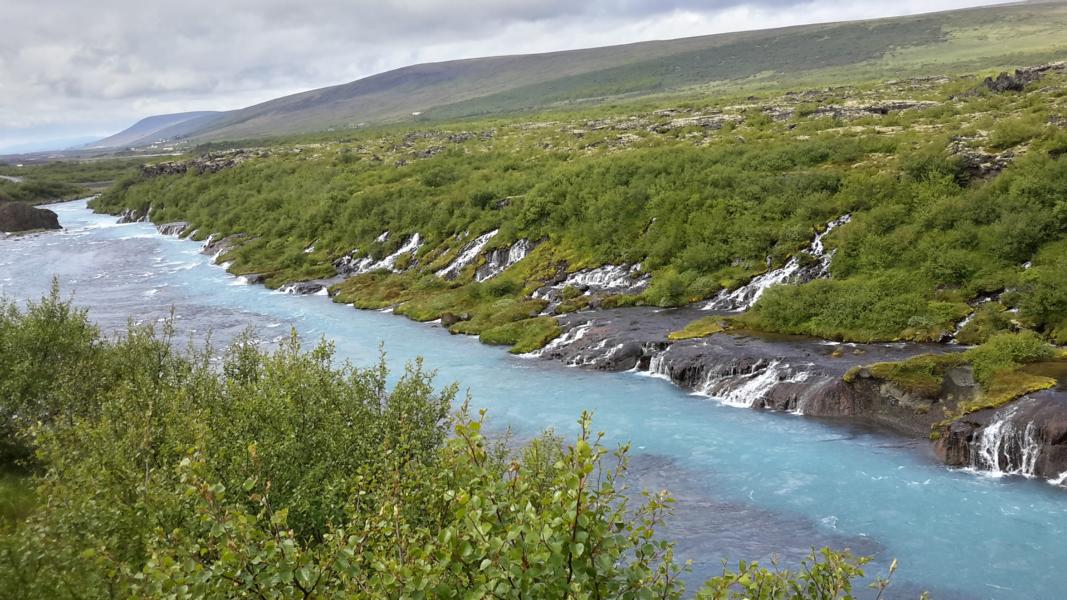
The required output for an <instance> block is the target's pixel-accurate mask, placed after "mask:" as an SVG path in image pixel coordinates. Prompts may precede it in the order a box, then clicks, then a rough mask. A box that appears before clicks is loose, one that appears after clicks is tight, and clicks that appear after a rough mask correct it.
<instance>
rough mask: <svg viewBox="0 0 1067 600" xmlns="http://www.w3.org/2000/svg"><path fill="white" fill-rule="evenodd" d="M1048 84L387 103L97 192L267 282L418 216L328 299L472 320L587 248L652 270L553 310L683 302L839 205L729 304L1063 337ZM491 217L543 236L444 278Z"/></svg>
mask: <svg viewBox="0 0 1067 600" xmlns="http://www.w3.org/2000/svg"><path fill="white" fill-rule="evenodd" d="M1065 85H1067V77H1065V76H1064V75H1062V74H1057V73H1056V72H1052V73H1050V74H1048V75H1046V76H1045V78H1044V79H1043V80H1041V81H1040V82H1037V83H1035V84H1031V86H1030V87H1028V88H1027V89H1026V90H1024V91H1023V92H1005V93H994V92H991V91H989V90H986V89H984V88H982V87H981V85H980V79H979V78H975V77H959V78H946V79H945V80H944V81H933V82H931V81H930V80H916V81H914V82H907V81H905V82H894V83H891V84H882V85H862V86H851V87H839V88H827V89H825V90H816V91H810V92H804V93H790V94H785V95H772V94H765V95H764V96H752V97H746V98H730V97H722V98H719V97H703V98H700V99H693V98H690V97H687V98H686V99H685V100H681V99H678V100H676V101H675V102H676V103H671V104H667V103H668V102H671V100H670V99H660V100H658V101H656V102H659V103H660V104H658V105H657V104H655V102H653V101H652V100H641V101H640V102H638V103H635V104H634V105H633V106H629V107H628V106H627V105H625V104H619V105H614V106H611V107H604V108H602V109H599V112H597V111H594V110H592V109H585V110H582V111H576V112H557V113H544V114H540V115H535V116H534V115H531V116H526V117H523V118H515V117H510V118H504V117H499V118H494V119H490V120H482V121H478V120H473V121H461V122H455V123H445V122H442V123H439V124H438V126H437V127H436V128H433V129H416V128H414V126H412V125H406V126H400V125H397V126H391V127H384V128H379V129H371V130H367V131H365V132H362V133H361V132H355V133H352V132H349V133H345V134H344V135H340V134H330V135H324V136H323V137H322V138H320V139H318V140H317V141H316V140H314V139H313V138H308V137H305V138H303V139H301V140H299V141H296V140H294V141H292V142H288V143H287V142H284V141H276V142H275V143H273V145H271V146H270V147H269V148H268V149H267V150H266V151H265V152H262V153H261V154H262V156H261V157H259V158H256V159H254V160H249V161H246V162H243V163H241V164H240V165H239V166H237V167H235V168H232V169H226V170H222V171H220V172H217V173H203V174H199V173H197V172H194V171H191V172H189V173H186V174H184V175H170V176H160V177H154V178H136V177H135V178H130V179H126V180H124V181H123V182H121V184H120V185H117V186H115V187H114V188H113V189H112V190H110V191H109V192H107V193H106V194H104V195H103V196H102V197H101V198H99V199H98V200H96V201H95V202H94V204H93V207H94V208H96V209H98V210H103V211H110V212H119V211H121V210H123V209H126V208H133V209H138V210H142V211H144V210H147V209H148V208H149V207H151V208H152V209H153V212H152V217H153V219H154V220H156V221H157V222H163V221H174V220H185V221H189V222H190V223H191V224H192V226H191V227H190V231H194V230H195V231H196V233H195V235H194V237H196V238H198V239H202V238H205V237H207V235H208V234H214V235H216V236H225V235H230V234H237V233H241V234H245V235H246V237H245V238H244V240H243V241H242V243H240V244H239V245H238V246H237V247H236V248H235V249H233V251H232V252H230V253H229V254H228V255H227V256H225V257H223V258H224V260H227V261H231V262H232V267H231V270H232V271H234V272H235V273H259V274H262V275H264V276H265V280H266V282H267V284H268V285H271V286H278V285H281V284H282V283H285V282H288V281H295V280H304V279H314V278H322V277H327V276H330V275H332V274H333V273H334V266H333V264H332V263H333V261H334V260H336V259H338V258H339V257H342V256H345V255H348V254H354V255H355V256H357V257H362V256H370V257H373V258H376V259H380V258H382V257H384V256H386V255H388V254H390V253H392V252H394V251H396V250H397V249H398V248H399V247H400V246H401V245H402V244H403V243H404V242H405V241H406V240H407V239H408V238H409V237H410V236H412V235H414V234H415V233H418V234H419V235H420V236H421V239H422V240H424V244H423V245H422V246H421V247H420V248H419V250H418V251H417V253H416V254H415V255H413V256H410V257H404V258H403V259H402V261H401V263H399V264H398V267H399V268H400V269H401V270H402V272H399V273H389V272H380V273H371V274H366V275H361V276H357V277H353V278H350V279H349V280H347V281H345V282H344V283H342V284H340V285H338V286H337V287H336V288H335V290H334V291H335V292H336V298H337V299H338V301H342V302H346V303H352V304H355V305H356V306H359V307H367V308H382V307H387V306H394V307H396V310H397V312H399V313H401V314H407V315H410V316H412V317H413V318H417V319H419V320H434V319H437V318H441V317H443V316H445V315H454V316H455V315H458V316H463V317H465V318H463V319H460V320H459V322H458V323H456V324H454V325H453V326H452V330H453V331H454V332H463V333H475V334H480V333H482V332H483V331H485V330H486V329H488V328H493V327H500V326H502V325H506V324H508V323H510V322H514V321H523V320H526V319H529V318H530V317H532V316H535V315H537V314H538V312H539V310H538V307H537V306H536V301H532V300H529V296H530V294H531V293H532V292H533V291H534V290H536V289H537V288H538V287H540V286H541V285H543V284H544V283H545V282H547V281H552V280H554V278H558V277H559V276H560V274H562V273H568V272H575V271H578V270H581V269H585V268H591V267H597V266H601V265H607V264H624V265H633V264H640V269H641V271H642V272H643V273H648V274H651V275H652V283H651V285H650V286H649V287H648V288H647V289H646V290H645V291H643V292H641V293H640V294H636V295H628V296H610V295H608V296H606V297H605V296H604V295H600V296H596V295H594V296H581V295H579V296H578V297H576V298H569V299H568V300H567V301H566V302H564V303H563V304H562V305H561V306H560V307H559V310H562V311H567V310H578V309H583V308H589V307H594V308H595V307H597V306H620V305H629V304H649V305H655V306H679V305H684V304H689V303H692V302H697V301H701V300H704V299H707V298H710V297H712V296H714V295H715V294H717V293H718V292H720V291H721V290H723V289H731V288H734V287H736V286H739V285H742V284H744V283H745V282H746V281H748V280H749V279H750V278H752V277H753V276H755V275H758V274H760V273H762V272H764V271H765V270H767V269H770V268H776V267H779V266H781V265H783V264H785V263H786V262H787V261H788V260H789V259H790V258H791V257H794V256H797V255H798V253H802V252H803V251H804V249H805V248H806V247H807V245H808V244H809V243H810V241H811V239H812V238H813V237H814V235H815V234H816V233H817V232H818V231H820V230H822V228H824V227H825V226H826V224H827V223H828V222H830V221H831V220H833V219H836V218H838V217H840V216H842V215H845V214H849V215H851V216H852V220H851V222H850V223H848V224H847V225H844V226H842V227H840V228H839V229H838V230H835V231H834V232H833V233H832V234H831V235H829V236H828V237H827V239H826V240H825V244H826V247H827V251H828V252H832V253H833V260H832V264H831V269H830V278H829V279H822V280H817V281H813V282H810V283H805V284H802V285H789V286H778V287H776V288H774V289H772V290H771V291H770V292H769V293H767V294H766V295H764V296H763V298H762V299H761V300H760V302H759V303H758V304H757V305H756V306H755V307H753V308H752V309H751V310H750V311H748V312H747V313H745V314H744V315H742V316H741V317H740V318H739V321H740V324H741V325H742V326H744V327H745V328H748V329H758V330H766V331H773V332H784V333H796V334H805V335H813V336H819V337H824V338H833V339H840V340H848V341H890V340H917V341H934V340H939V339H941V338H943V337H944V336H945V335H947V334H948V333H951V332H952V331H953V330H954V328H955V326H956V324H957V323H958V322H959V321H960V320H961V319H963V318H964V317H965V316H966V315H968V314H969V313H971V312H973V311H974V310H975V306H977V303H978V301H979V300H980V299H982V298H985V297H987V296H995V297H996V300H997V302H996V306H999V307H1002V308H1003V310H1002V311H996V312H995V311H992V310H991V309H992V308H993V307H992V306H990V307H987V308H985V309H983V310H982V311H981V313H980V315H978V316H980V317H981V318H980V319H975V320H974V324H973V326H972V327H971V329H970V330H968V331H965V332H962V333H963V335H964V336H965V337H968V339H969V340H970V341H972V342H981V341H984V339H986V338H988V337H989V336H990V335H993V334H995V333H997V332H1001V331H1011V330H1016V329H1019V328H1020V327H1022V328H1029V329H1033V330H1035V331H1038V332H1040V333H1042V334H1044V335H1047V336H1048V337H1049V338H1050V339H1052V340H1054V341H1057V342H1062V341H1063V340H1064V339H1067V338H1065V337H1064V333H1063V331H1064V328H1065V324H1064V321H1063V319H1064V317H1063V314H1064V313H1063V310H1062V309H1063V307H1062V306H1060V305H1061V304H1063V302H1062V301H1061V300H1062V299H1061V298H1060V296H1063V295H1064V292H1063V289H1067V288H1065V287H1064V285H1067V283H1065V282H1067V280H1063V281H1061V279H1062V278H1061V277H1059V275H1060V274H1061V273H1062V272H1064V271H1063V269H1062V268H1059V267H1061V266H1062V265H1060V262H1062V261H1063V260H1064V259H1063V257H1064V256H1067V254H1065V253H1064V248H1067V246H1064V244H1063V242H1062V240H1063V239H1064V233H1065V232H1067V221H1065V220H1064V219H1063V218H1062V217H1063V215H1062V214H1061V213H1064V214H1067V213H1065V212H1064V211H1065V209H1064V207H1063V206H1061V205H1062V204H1063V198H1064V197H1067V188H1065V187H1064V186H1065V185H1067V184H1064V182H1067V133H1065V132H1064V130H1063V118H1062V116H1061V113H1062V110H1063V106H1064V104H1065V102H1067V91H1065V88H1064V86H1065ZM902 98H903V99H905V100H906V102H905V104H904V108H903V109H883V108H872V109H869V110H868V109H865V108H863V107H865V106H874V107H878V106H884V105H886V103H890V104H891V103H892V102H896V101H900V100H901V99H902ZM909 102H910V103H911V104H908V103H909ZM879 103H882V104H879ZM983 161H985V163H989V164H987V165H986V166H982V164H980V163H983ZM998 161H999V162H998ZM990 164H993V165H994V166H989V165H990ZM494 229H499V234H498V235H497V236H496V237H494V238H493V239H492V241H491V242H490V244H489V246H488V247H487V248H486V250H491V249H493V248H505V247H507V246H509V245H510V244H512V243H514V242H516V241H518V240H522V239H526V240H530V241H532V242H535V243H538V244H539V245H537V246H536V248H535V249H534V251H533V252H532V253H531V254H530V256H528V257H527V258H526V259H524V260H523V261H521V262H519V263H518V264H516V265H515V266H514V267H512V268H511V269H509V270H508V271H506V272H505V273H503V274H502V275H499V276H498V277H496V278H494V279H492V280H490V281H487V282H482V283H478V282H476V281H474V270H475V268H477V266H479V264H480V262H479V261H476V263H475V264H474V265H472V266H471V267H469V268H467V269H466V270H464V271H463V272H462V273H461V274H460V276H459V277H458V278H456V279H455V280H452V281H445V280H443V279H441V278H439V277H437V276H435V275H434V271H436V270H438V269H440V268H442V267H444V266H445V265H447V264H448V263H449V261H451V260H452V259H453V258H454V257H455V256H456V255H457V254H458V252H459V251H460V249H461V248H462V246H463V245H464V244H465V243H467V242H468V241H469V240H472V239H474V238H475V237H477V236H478V235H481V234H483V233H485V232H488V231H491V230H494ZM385 231H388V232H390V235H389V236H388V237H387V238H386V239H385V240H384V241H379V239H380V237H379V236H381V234H382V233H383V232H385ZM312 248H313V251H310V252H305V250H308V249H312ZM800 256H801V258H802V259H805V260H807V259H810V258H811V257H807V258H805V256H804V255H803V254H801V255H800ZM480 260H482V259H480ZM1061 288H1063V289H1061ZM524 327H527V328H529V327H533V325H532V324H527V325H525V326H524ZM486 338H487V339H497V340H511V339H513V338H514V336H507V335H489V336H486Z"/></svg>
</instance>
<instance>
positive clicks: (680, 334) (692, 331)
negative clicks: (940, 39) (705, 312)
mask: <svg viewBox="0 0 1067 600" xmlns="http://www.w3.org/2000/svg"><path fill="white" fill-rule="evenodd" d="M726 327H727V325H726V323H725V322H724V321H723V319H722V318H721V317H704V318H703V319H697V320H696V321H692V322H691V323H689V324H687V325H686V326H685V327H683V328H682V329H681V330H679V331H672V332H670V333H669V334H667V339H669V340H671V341H673V342H677V341H681V340H689V339H693V338H702V337H708V336H709V335H714V334H716V333H721V332H723V331H726Z"/></svg>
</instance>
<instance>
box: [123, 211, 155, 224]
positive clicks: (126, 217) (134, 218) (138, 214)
mask: <svg viewBox="0 0 1067 600" xmlns="http://www.w3.org/2000/svg"><path fill="white" fill-rule="evenodd" d="M148 212H150V211H148ZM148 212H146V211H141V210H134V209H132V208H127V209H126V210H124V211H122V214H121V215H119V223H144V222H146V221H148Z"/></svg>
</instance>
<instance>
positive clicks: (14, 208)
mask: <svg viewBox="0 0 1067 600" xmlns="http://www.w3.org/2000/svg"><path fill="white" fill-rule="evenodd" d="M39 229H62V227H60V226H59V216H58V215H56V213H54V212H52V211H50V210H48V209H47V208H37V207H36V206H30V205H29V204H23V203H21V202H4V201H0V231H4V232H7V233H17V232H22V231H35V230H39Z"/></svg>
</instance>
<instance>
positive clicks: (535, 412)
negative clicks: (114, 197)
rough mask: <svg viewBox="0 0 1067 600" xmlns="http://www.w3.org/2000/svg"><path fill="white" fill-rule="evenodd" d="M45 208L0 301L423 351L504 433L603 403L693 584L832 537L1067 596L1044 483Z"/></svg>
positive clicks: (985, 584)
mask: <svg viewBox="0 0 1067 600" xmlns="http://www.w3.org/2000/svg"><path fill="white" fill-rule="evenodd" d="M48 208H51V209H52V210H54V211H56V212H57V213H58V214H59V218H60V222H61V223H62V225H63V226H64V227H65V229H64V230H63V231H59V232H53V233H43V234H35V235H31V236H22V237H17V236H10V237H4V238H0V295H2V296H4V297H6V298H8V299H14V300H20V301H21V300H28V299H37V298H40V297H41V296H42V295H43V294H45V293H46V292H47V290H48V287H49V285H50V282H51V279H52V277H53V276H55V277H58V279H59V281H60V284H61V286H62V290H63V293H64V295H71V294H73V297H74V300H75V302H76V303H77V304H79V305H81V306H84V307H87V308H88V309H89V314H90V316H91V318H92V319H94V320H95V321H96V322H97V323H99V324H100V325H101V327H102V328H104V329H105V330H108V331H116V330H121V329H122V328H124V327H125V324H126V322H127V319H132V320H133V321H134V322H155V321H159V320H162V319H164V318H166V317H167V315H169V314H170V313H171V310H172V307H173V310H174V315H175V318H176V323H177V326H178V330H179V333H180V335H181V336H185V337H191V338H194V339H202V337H203V336H204V335H206V334H207V333H208V332H211V334H212V339H213V341H214V343H215V345H216V346H218V345H222V344H225V343H226V342H227V341H228V340H230V339H232V338H233V336H235V335H236V334H238V333H240V332H242V331H243V330H245V329H246V328H249V327H251V328H253V329H254V330H255V331H256V332H257V333H258V335H259V336H260V337H262V338H264V339H271V338H277V337H279V336H283V335H288V332H289V330H290V328H295V329H296V330H297V331H298V332H299V334H300V335H301V336H302V337H303V338H304V339H306V340H308V341H309V342H314V341H317V340H319V339H321V338H323V337H325V338H327V339H329V340H331V341H333V342H334V343H335V344H336V347H337V352H338V355H339V357H340V358H342V359H348V360H351V361H352V362H353V363H354V364H356V365H369V364H371V363H373V362H374V361H375V360H376V358H377V354H378V346H379V343H383V344H384V347H385V350H386V352H387V353H388V357H389V361H390V363H391V364H392V366H393V367H394V369H399V368H400V367H401V366H402V364H403V362H404V361H407V360H412V359H414V358H415V357H418V356H422V357H424V358H425V361H426V364H427V366H429V367H430V368H433V369H437V370H438V371H439V375H438V382H439V383H441V384H444V383H448V382H452V381H458V382H460V383H461V384H462V385H463V386H465V387H467V388H469V389H470V392H471V394H472V396H473V405H474V406H475V407H485V408H487V409H488V410H489V415H490V420H491V422H492V424H494V425H495V426H497V427H504V426H510V427H512V428H513V429H514V430H515V431H516V433H517V434H518V435H519V436H523V437H528V436H532V435H535V434H536V433H537V432H539V431H541V430H543V429H545V428H548V427H553V428H555V429H556V430H557V431H559V432H561V433H564V434H566V435H573V433H574V432H575V430H576V428H577V427H576V419H577V418H578V415H579V413H580V412H581V411H582V410H583V409H590V410H592V411H594V413H595V415H594V426H595V428H596V429H598V430H602V431H604V432H606V434H607V439H608V440H609V441H610V442H611V443H622V442H625V441H631V442H632V443H633V448H634V469H633V475H634V477H633V478H632V483H633V484H634V485H636V486H639V487H646V488H649V489H653V490H658V489H662V488H667V489H669V490H671V491H672V492H674V494H675V495H676V496H677V497H678V498H679V504H678V510H677V514H676V515H675V518H674V519H673V521H672V524H671V526H670V527H669V528H668V529H667V530H666V532H665V533H666V534H667V535H668V536H670V537H671V538H673V539H676V540H677V541H678V543H679V554H680V555H681V557H682V558H683V559H693V560H694V572H693V573H692V574H691V576H690V577H689V580H690V581H693V582H695V581H698V580H702V579H704V578H707V577H710V576H712V575H715V574H716V572H717V571H718V570H720V569H721V560H722V559H728V560H730V561H731V562H735V561H736V560H738V559H759V560H761V561H764V562H766V561H768V560H769V558H770V555H771V554H772V553H778V554H780V555H781V556H782V558H783V561H784V562H787V563H789V562H795V561H796V560H797V559H798V558H799V557H800V556H802V555H803V554H804V553H805V552H806V551H807V549H808V547H809V546H813V545H814V546H820V545H826V544H829V545H833V546H835V547H850V548H852V549H853V550H854V551H856V552H858V553H862V554H873V555H875V556H876V557H877V565H879V566H880V567H881V568H882V569H884V567H885V565H887V564H888V562H889V561H890V560H892V559H893V558H897V559H899V560H900V563H901V567H900V570H899V571H898V573H897V575H896V577H895V578H894V582H895V583H894V586H893V588H892V589H893V590H894V593H893V594H891V595H890V597H911V598H914V597H917V595H918V592H919V591H920V590H924V589H925V590H930V591H931V593H932V594H933V597H934V598H1050V599H1051V598H1061V597H1063V595H1064V593H1065V592H1064V590H1067V569H1064V568H1062V567H1063V565H1067V492H1064V491H1063V490H1059V489H1056V488H1054V487H1052V486H1049V485H1048V484H1046V483H1045V482H1043V481H1031V480H1026V479H1023V478H1018V477H1000V478H994V477H989V476H980V475H975V474H973V473H970V472H964V471H951V470H948V469H946V468H945V467H943V466H942V465H940V464H939V463H938V462H937V461H936V460H935V459H934V458H933V456H932V455H931V454H930V452H929V450H928V445H927V444H926V443H925V442H922V441H918V442H917V441H912V440H907V439H902V438H898V437H893V436H891V435H888V434H884V433H881V432H877V431H871V430H866V429H863V428H859V427H855V426H849V425H844V424H840V423H835V422H821V421H817V420H813V419H806V418H803V417H797V416H794V415H787V414H775V413H766V412H757V411H752V410H746V409H739V408H734V407H730V406H726V405H724V404H722V403H720V402H716V401H715V400H711V399H707V398H703V397H697V396H691V395H688V394H686V393H684V392H682V391H680V390H679V389H677V388H675V387H674V386H672V385H671V384H669V383H668V382H665V381H662V380H660V379H656V378H652V377H647V376H641V375H639V374H636V373H617V374H606V373H597V372H586V371H581V370H578V369H570V368H565V367H562V366H555V365H553V364H552V363H549V362H544V361H536V360H531V359H524V358H520V357H515V356H511V355H509V354H507V353H506V352H504V351H503V350H502V349H500V348H494V347H489V346H485V345H482V344H480V343H479V342H478V341H477V340H476V339H474V338H468V337H461V336H451V335H449V334H448V332H447V331H445V330H444V329H442V328H440V327H436V326H430V325H423V324H418V323H414V322H411V321H408V320H406V319H404V318H401V317H398V316H394V315H390V314H383V313H379V312H368V311H357V310H354V309H352V308H350V307H347V306H342V305H338V304H334V303H332V302H331V301H330V300H329V299H328V298H326V297H322V296H292V295H286V294H280V293H273V292H271V291H269V290H267V289H265V288H263V287H261V286H253V285H242V284H241V283H240V281H239V280H238V279H236V278H234V277H232V276H230V275H227V274H226V273H225V272H224V271H223V270H222V269H220V268H219V267H216V266H212V265H211V264H210V257H208V256H204V255H202V254H200V252H199V251H200V245H199V244H197V243H195V242H189V241H183V240H179V239H176V238H173V237H164V236H161V235H159V234H158V233H157V232H156V231H155V229H154V227H153V226H152V225H150V224H146V223H133V224H126V225H118V224H116V222H115V218H114V217H111V216H106V215H95V214H93V213H91V212H90V211H89V210H88V209H87V208H86V206H85V202H84V201H79V202H72V203H67V204H58V205H54V206H50V207H48ZM874 570H878V568H877V567H876V568H874V569H872V571H874ZM690 587H691V589H692V586H690Z"/></svg>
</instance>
